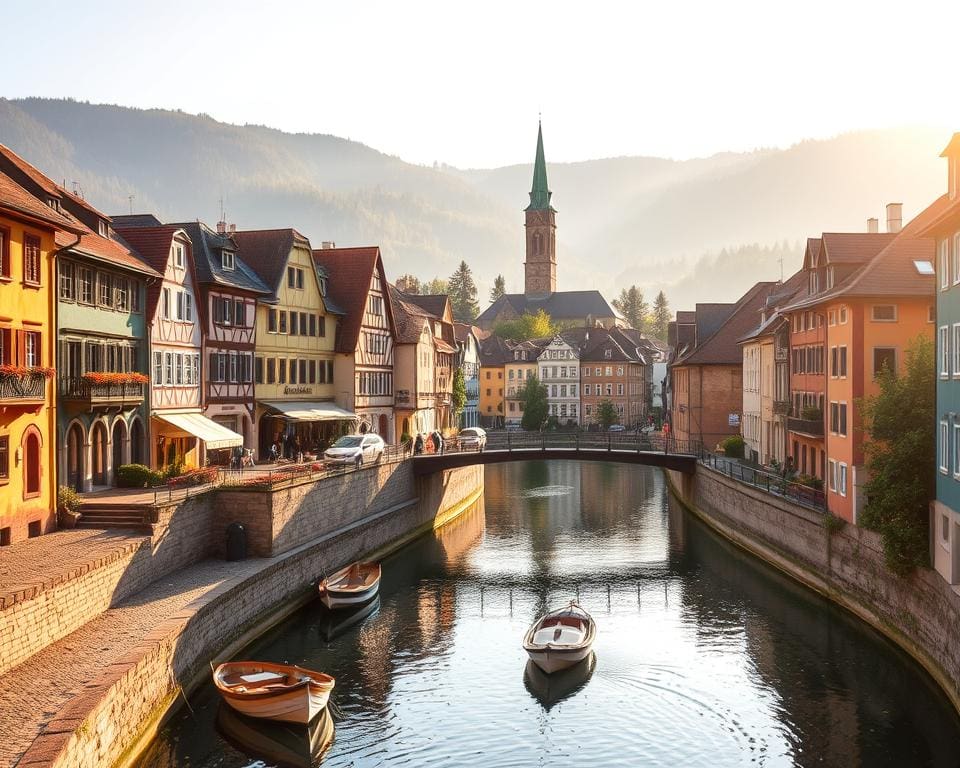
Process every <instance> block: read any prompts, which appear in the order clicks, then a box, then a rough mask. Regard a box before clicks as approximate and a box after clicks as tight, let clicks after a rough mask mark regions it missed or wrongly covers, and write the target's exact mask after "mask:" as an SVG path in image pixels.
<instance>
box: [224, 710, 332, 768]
mask: <svg viewBox="0 0 960 768" xmlns="http://www.w3.org/2000/svg"><path fill="white" fill-rule="evenodd" d="M217 730H219V731H220V733H221V735H222V736H223V737H224V738H225V739H226V740H227V741H229V742H230V743H231V744H232V745H233V746H234V747H236V748H237V749H238V750H240V751H241V752H243V753H244V754H245V755H247V756H248V757H250V758H251V759H252V760H258V761H263V762H262V763H261V764H263V763H265V764H267V765H271V766H284V767H285V768H315V766H317V765H319V764H320V762H321V761H322V760H323V756H324V755H325V754H326V752H327V750H329V749H330V745H331V744H332V743H333V738H334V726H333V717H332V716H331V715H330V710H329V709H325V710H324V711H323V712H321V713H320V716H319V717H317V718H316V719H315V720H314V721H313V722H312V723H309V724H308V725H307V726H306V727H304V726H302V725H291V724H287V723H275V722H270V721H269V720H255V719H253V718H252V717H247V716H246V715H241V714H240V713H239V712H237V711H236V710H234V709H232V708H231V707H229V706H227V705H226V704H221V705H220V708H219V709H218V710H217Z"/></svg>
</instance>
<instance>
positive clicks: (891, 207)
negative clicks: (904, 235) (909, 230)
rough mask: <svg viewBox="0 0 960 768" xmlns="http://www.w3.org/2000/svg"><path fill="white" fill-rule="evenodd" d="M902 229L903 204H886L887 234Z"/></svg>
mask: <svg viewBox="0 0 960 768" xmlns="http://www.w3.org/2000/svg"><path fill="white" fill-rule="evenodd" d="M902 228H903V203H887V232H899V231H900V230H901V229H902Z"/></svg>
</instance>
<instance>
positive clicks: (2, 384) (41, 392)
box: [0, 373, 47, 400]
mask: <svg viewBox="0 0 960 768" xmlns="http://www.w3.org/2000/svg"><path fill="white" fill-rule="evenodd" d="M46 396H47V379H46V377H45V376H40V375H37V374H30V373H28V374H24V375H22V376H4V377H3V378H0V400H45V399H46Z"/></svg>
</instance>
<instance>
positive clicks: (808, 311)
mask: <svg viewBox="0 0 960 768" xmlns="http://www.w3.org/2000/svg"><path fill="white" fill-rule="evenodd" d="M943 206H944V198H941V199H940V200H938V201H936V202H935V203H934V204H933V205H931V206H930V207H929V208H927V209H926V210H925V211H924V212H923V213H921V214H920V215H919V216H918V217H917V218H916V219H914V220H913V221H911V222H910V224H909V225H908V226H907V227H906V228H904V229H903V230H902V231H900V228H899V222H900V215H899V204H891V206H888V217H887V222H888V229H889V230H891V231H889V232H887V233H885V234H879V233H876V232H870V233H862V234H845V235H838V234H830V233H825V234H824V235H823V236H822V237H821V245H820V249H819V252H817V253H813V252H812V251H813V250H814V249H811V248H810V247H808V254H807V255H808V257H810V258H808V259H805V261H804V269H805V270H806V271H807V272H808V273H809V283H808V295H807V296H806V297H804V298H802V299H800V300H799V301H797V302H795V303H794V304H793V305H791V306H790V307H789V308H788V310H789V314H790V317H791V323H792V330H793V333H792V334H791V365H792V367H793V375H792V382H793V384H794V391H793V392H792V395H793V409H794V410H793V412H792V414H791V418H790V419H789V420H788V427H789V430H790V434H789V442H788V451H789V455H790V457H791V460H792V462H793V466H794V468H795V469H797V470H799V471H800V472H804V471H805V470H804V467H806V474H810V475H815V476H816V477H819V478H822V479H823V481H824V489H825V491H826V497H827V507H828V509H829V510H830V511H831V512H832V513H833V514H835V515H837V516H839V517H842V518H843V519H845V520H847V521H849V522H852V523H856V522H857V517H858V515H859V514H860V512H862V510H863V505H864V503H865V502H866V494H865V493H864V490H863V486H864V484H865V483H866V480H867V471H866V467H865V463H864V461H865V459H864V450H863V446H864V436H863V421H862V416H861V412H860V406H859V403H860V401H861V399H862V398H864V397H869V396H871V395H874V394H876V393H877V391H878V387H877V384H876V381H875V378H876V376H877V374H878V373H879V372H880V371H881V370H882V369H883V368H884V366H887V367H890V368H892V369H894V370H900V369H901V367H902V365H903V361H904V351H905V350H906V349H907V347H908V346H909V345H910V342H911V341H912V340H914V339H915V338H916V337H917V336H920V335H923V336H926V337H928V338H930V339H932V338H933V335H934V327H935V325H934V321H935V307H934V303H935V298H934V275H933V267H932V262H933V256H934V243H933V240H930V239H926V238H921V237H918V236H917V233H918V232H919V230H920V228H921V227H922V226H925V222H927V221H929V220H930V219H931V218H932V217H934V216H936V215H937V212H938V211H939V210H940V209H941V208H942V207H943ZM811 324H812V327H811ZM807 350H816V351H815V352H812V353H811V352H808V351H807ZM819 350H822V352H820V351H819ZM811 361H812V362H811ZM811 364H812V365H813V367H814V369H813V370H810V365H811ZM798 368H799V370H798ZM821 398H822V399H821ZM804 403H807V404H808V405H807V406H806V407H807V408H808V409H809V408H811V407H812V406H813V405H814V403H816V406H817V407H818V408H819V412H812V411H810V410H807V411H803V410H801V411H800V412H799V413H798V411H797V408H798V406H800V407H801V408H802V407H804ZM804 417H807V418H804ZM817 426H819V430H820V433H821V434H822V437H819V436H818V435H816V434H815V432H816V431H817V430H816V427H817ZM805 454H806V455H805Z"/></svg>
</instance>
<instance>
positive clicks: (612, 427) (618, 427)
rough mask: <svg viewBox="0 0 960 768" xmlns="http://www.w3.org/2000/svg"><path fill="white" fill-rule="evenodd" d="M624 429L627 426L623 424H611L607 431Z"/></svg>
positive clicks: (621, 430) (623, 430)
mask: <svg viewBox="0 0 960 768" xmlns="http://www.w3.org/2000/svg"><path fill="white" fill-rule="evenodd" d="M626 429H627V428H626V427H625V426H623V424H611V425H610V427H609V429H608V430H607V431H608V432H625V431H626Z"/></svg>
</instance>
